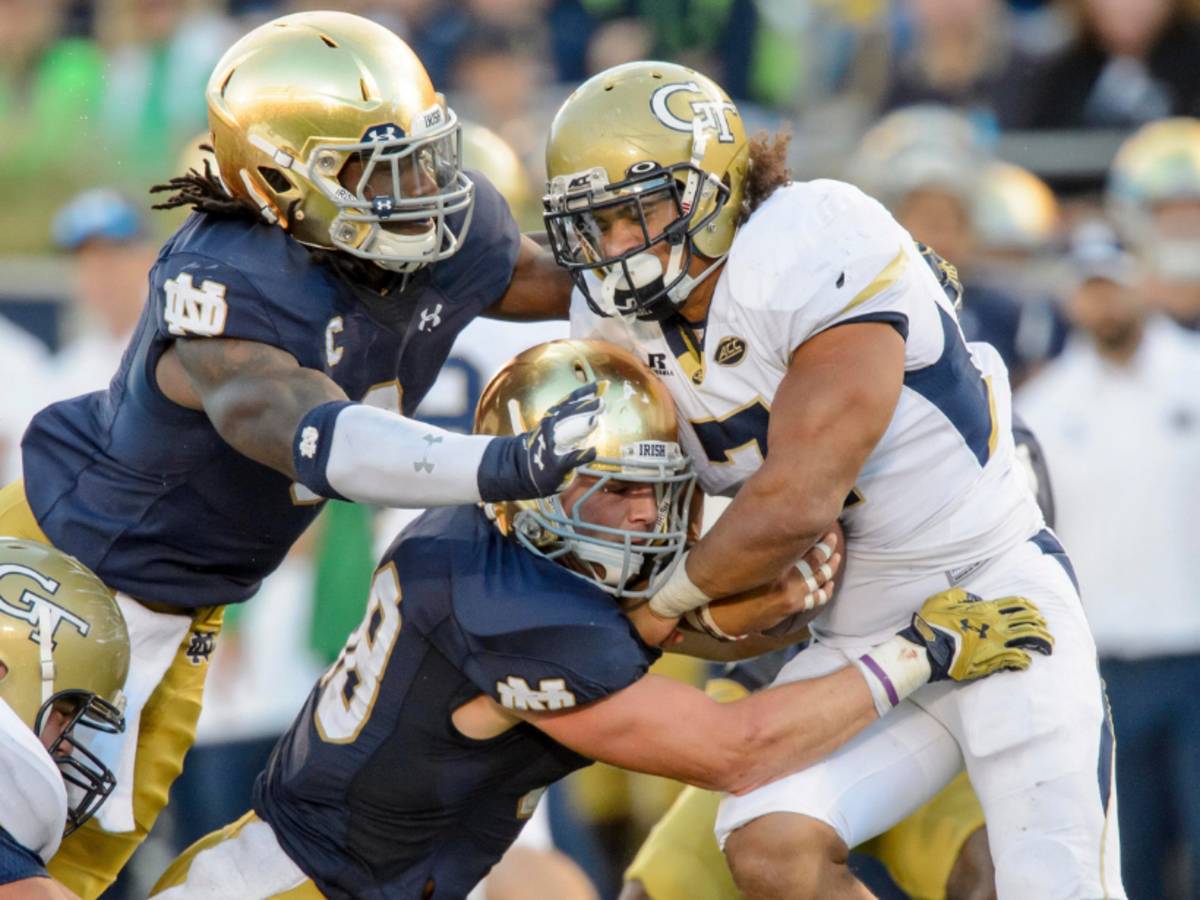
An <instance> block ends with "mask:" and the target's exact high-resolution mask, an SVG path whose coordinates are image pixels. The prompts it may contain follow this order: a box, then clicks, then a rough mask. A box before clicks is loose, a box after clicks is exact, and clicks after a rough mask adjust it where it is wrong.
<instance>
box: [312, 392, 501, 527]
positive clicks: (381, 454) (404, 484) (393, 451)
mask: <svg viewBox="0 0 1200 900" xmlns="http://www.w3.org/2000/svg"><path fill="white" fill-rule="evenodd" d="M493 440H494V438H493V437H492V436H491V435H479V434H455V433H454V432H451V431H444V430H443V429H441V428H436V427H434V426H432V425H426V424H425V423H423V422H418V421H416V420H415V419H407V418H405V417H404V416H399V415H396V413H393V412H387V411H385V410H382V409H376V408H375V407H372V406H364V405H363V404H360V403H356V404H354V405H352V406H347V407H346V408H345V409H343V410H342V411H341V412H340V413H339V414H338V417H337V422H336V425H335V426H334V429H333V444H332V446H331V447H330V449H329V459H328V461H327V462H326V464H325V475H326V478H327V479H328V481H329V484H330V486H331V487H333V489H334V490H336V491H337V492H338V493H339V494H341V495H342V496H343V497H346V498H347V499H348V500H354V501H356V502H359V503H373V504H375V505H377V506H398V507H412V508H420V507H425V506H458V505H460V504H464V503H478V502H479V500H480V497H479V462H480V460H481V459H483V451H484V450H485V449H486V448H487V445H488V444H490V443H491V442H492V441H493Z"/></svg>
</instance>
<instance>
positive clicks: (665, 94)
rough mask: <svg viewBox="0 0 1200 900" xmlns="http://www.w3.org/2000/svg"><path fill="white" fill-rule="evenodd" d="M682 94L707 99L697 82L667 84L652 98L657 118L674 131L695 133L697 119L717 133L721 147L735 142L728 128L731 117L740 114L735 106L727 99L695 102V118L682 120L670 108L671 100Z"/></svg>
mask: <svg viewBox="0 0 1200 900" xmlns="http://www.w3.org/2000/svg"><path fill="white" fill-rule="evenodd" d="M680 91H687V92H688V93H692V94H700V95H701V97H703V96H704V94H703V92H702V91H701V90H700V85H698V84H696V82H694V81H684V82H676V83H675V84H664V85H663V86H662V87H660V88H658V89H657V90H656V91H655V92H654V93H653V94H651V95H650V111H651V112H652V113H654V118H656V119H658V121H660V122H662V123H663V124H664V125H666V126H667V127H668V128H671V129H673V130H675V131H687V132H691V130H692V119H698V120H700V123H701V124H702V125H703V126H704V127H705V128H706V129H708V130H710V131H714V132H716V135H717V140H718V141H720V142H721V143H722V144H731V143H733V140H734V138H733V129H732V128H730V127H729V118H728V116H729V114H730V113H733V114H734V115H735V116H736V115H737V114H738V112H737V107H736V106H734V105H733V104H732V103H730V102H729V101H728V100H707V99H699V100H692V101H690V103H689V105H690V107H691V110H692V119H683V118H680V117H679V116H677V115H676V114H675V113H673V112H672V111H671V107H670V105H669V104H670V100H671V97H673V96H674V95H675V94H677V93H679V92H680Z"/></svg>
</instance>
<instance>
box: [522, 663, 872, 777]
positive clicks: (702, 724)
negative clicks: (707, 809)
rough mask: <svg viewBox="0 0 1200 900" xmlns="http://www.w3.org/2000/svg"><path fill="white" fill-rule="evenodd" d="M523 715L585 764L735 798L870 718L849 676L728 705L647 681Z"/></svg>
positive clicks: (843, 673)
mask: <svg viewBox="0 0 1200 900" xmlns="http://www.w3.org/2000/svg"><path fill="white" fill-rule="evenodd" d="M527 716H528V718H529V719H530V720H531V721H532V722H533V724H534V725H536V726H537V727H538V728H540V729H541V730H542V731H544V732H545V733H546V734H548V735H550V737H552V738H554V739H555V740H556V741H558V742H559V743H560V744H564V745H565V746H567V747H570V748H571V749H572V750H574V751H576V752H577V753H582V754H583V755H585V756H588V757H591V758H592V759H596V760H599V761H601V762H607V763H611V764H612V765H616V766H621V767H622V768H625V769H633V770H634V771H638V772H646V773H649V774H651V775H662V776H665V777H667V778H673V779H675V780H677V781H684V782H687V783H688V784H694V785H697V786H698V787H703V788H708V789H710V790H720V791H728V792H730V793H735V794H740V793H745V792H746V791H750V790H753V789H754V788H756V787H758V786H760V785H763V784H766V783H767V782H769V781H773V780H774V779H776V778H779V777H780V776H782V775H784V774H786V773H788V772H794V771H797V770H799V769H802V768H804V767H805V766H808V765H811V764H812V763H814V762H816V761H817V760H818V759H820V758H821V757H822V756H824V755H826V754H827V753H829V752H830V751H831V750H834V749H836V748H837V747H839V746H841V745H842V744H843V743H845V742H846V741H847V740H849V739H850V738H851V737H853V736H854V735H855V734H857V733H858V732H859V731H861V730H862V729H863V728H865V727H866V726H867V725H869V724H870V723H871V722H873V721H874V720H875V719H876V718H877V714H876V712H875V705H874V703H873V702H872V700H871V692H870V690H869V689H868V687H867V684H866V682H865V681H864V680H863V677H862V676H861V675H859V673H858V672H857V671H856V670H855V669H853V668H845V669H841V670H839V671H837V672H835V673H833V674H832V675H827V676H825V677H824V678H817V679H813V680H812V681H799V682H795V683H793V684H788V685H784V686H782V687H778V688H771V689H770V690H767V691H763V692H762V693H759V694H754V695H752V696H750V697H747V698H745V699H744V700H739V701H737V702H736V703H717V702H716V701H715V700H712V699H711V698H709V697H708V696H707V695H706V694H705V693H704V692H703V691H700V690H697V689H696V688H694V687H691V686H689V685H685V684H681V683H680V682H677V681H674V680H672V679H669V678H663V677H661V676H659V675H647V676H646V677H645V678H642V679H640V680H639V681H637V682H635V683H634V684H633V685H631V686H630V687H628V688H626V689H625V690H623V691H620V692H618V693H616V694H614V695H612V696H611V697H608V698H606V699H604V700H601V701H599V702H597V703H592V704H589V705H587V706H584V707H580V708H579V709H576V710H572V711H570V712H563V713H541V714H527Z"/></svg>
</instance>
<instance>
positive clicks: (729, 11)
mask: <svg viewBox="0 0 1200 900" xmlns="http://www.w3.org/2000/svg"><path fill="white" fill-rule="evenodd" d="M582 2H583V7H584V9H585V10H587V11H588V12H589V13H591V14H592V16H594V17H595V19H596V20H597V21H598V22H599V23H600V24H599V25H598V26H597V30H596V32H595V34H594V35H593V37H592V43H593V45H594V46H597V47H599V48H603V49H604V50H605V52H603V53H594V52H593V51H591V50H589V60H588V61H589V66H590V67H591V71H589V72H588V73H587V74H589V75H591V74H595V73H596V72H598V71H601V70H602V69H603V68H607V67H608V66H612V65H617V64H619V63H623V62H631V61H633V60H635V59H644V58H646V57H647V56H649V57H652V58H655V59H669V60H671V61H673V62H678V63H682V64H683V65H686V66H691V67H692V68H693V69H697V70H699V71H701V72H703V73H704V74H705V75H708V76H709V77H711V78H713V79H715V80H716V81H718V82H719V83H720V84H721V85H722V86H723V87H724V88H725V90H727V91H728V92H729V94H730V96H732V97H733V98H734V99H735V100H741V99H749V100H753V101H756V102H759V103H766V104H776V105H777V104H779V103H781V102H783V101H784V100H786V99H788V98H789V97H790V96H791V95H792V93H793V89H794V87H795V81H796V80H797V78H798V74H799V69H798V67H797V65H796V63H797V60H796V59H795V58H794V54H793V58H789V55H788V54H787V53H781V52H779V50H780V49H782V48H781V47H780V43H779V41H778V39H777V38H778V35H777V34H776V33H775V32H774V31H773V30H772V29H771V28H769V27H764V23H763V21H762V18H761V17H760V15H759V10H758V6H759V3H756V2H754V0H708V2H704V3H694V2H691V0H582ZM760 3H762V5H764V6H769V7H775V6H778V4H773V3H765V2H762V0H760ZM783 6H784V8H785V9H787V10H788V13H787V14H788V15H790V16H792V17H795V16H802V17H803V16H806V15H807V13H808V9H809V7H810V6H811V0H790V2H789V3H787V4H784V5H783ZM776 11H777V12H778V10H776ZM610 31H613V32H615V36H614V35H610V34H609V33H608V32H610ZM623 41H627V42H628V50H627V53H626V54H621V53H620V49H621V45H622V42H623ZM645 48H649V49H648V52H644V51H645Z"/></svg>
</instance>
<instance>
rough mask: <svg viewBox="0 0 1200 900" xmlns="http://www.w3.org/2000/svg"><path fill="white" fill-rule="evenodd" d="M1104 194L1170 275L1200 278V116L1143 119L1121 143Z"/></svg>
mask: <svg viewBox="0 0 1200 900" xmlns="http://www.w3.org/2000/svg"><path fill="white" fill-rule="evenodd" d="M1106 200H1107V202H1108V206H1109V211H1110V212H1111V214H1112V216H1113V219H1114V220H1115V221H1116V223H1117V225H1118V227H1119V228H1120V229H1121V231H1122V233H1123V235H1124V237H1125V238H1126V239H1127V240H1128V241H1130V243H1132V244H1133V245H1134V246H1135V247H1136V248H1137V250H1138V252H1139V255H1140V256H1141V257H1142V258H1143V259H1144V260H1145V262H1146V264H1147V265H1148V266H1149V268H1150V269H1151V270H1152V271H1153V272H1155V273H1156V274H1158V275H1161V276H1163V277H1164V278H1166V279H1168V280H1178V281H1197V280H1200V253H1197V252H1196V245H1197V242H1198V241H1200V120H1197V119H1191V118H1184V117H1178V118H1173V119H1162V120H1159V121H1157V122H1151V123H1150V124H1149V125H1144V126H1142V127H1141V128H1139V129H1138V130H1137V131H1136V132H1134V133H1133V135H1131V136H1130V137H1129V138H1128V139H1126V141H1125V142H1124V143H1123V144H1122V145H1121V147H1120V149H1119V150H1118V151H1117V155H1116V158H1115V159H1114V160H1113V164H1112V167H1111V168H1110V170H1109V174H1108V185H1107V189H1106Z"/></svg>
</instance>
